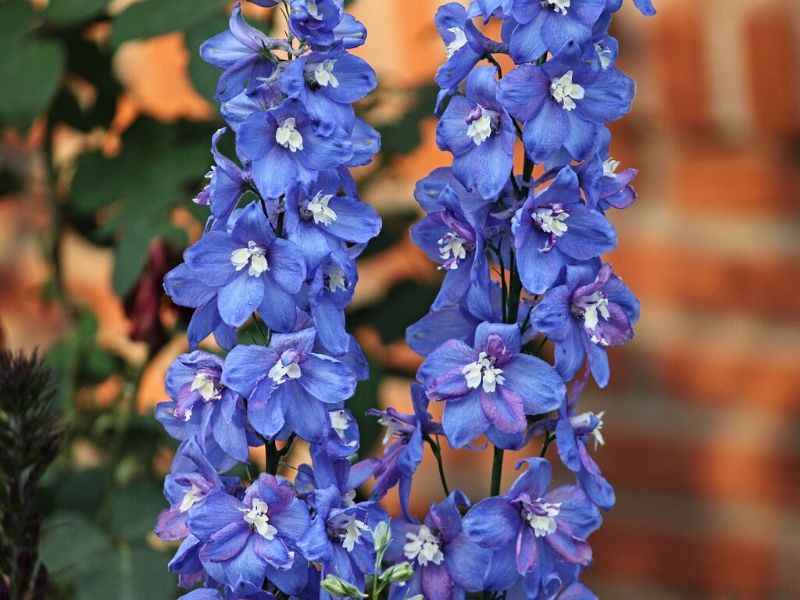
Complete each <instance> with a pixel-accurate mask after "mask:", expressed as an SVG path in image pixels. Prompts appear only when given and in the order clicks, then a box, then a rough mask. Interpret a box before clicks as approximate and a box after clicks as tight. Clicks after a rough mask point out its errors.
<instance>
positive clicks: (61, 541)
mask: <svg viewBox="0 0 800 600" xmlns="http://www.w3.org/2000/svg"><path fill="white" fill-rule="evenodd" d="M42 530H43V533H44V537H43V539H42V545H41V556H42V560H43V562H44V564H45V565H46V566H47V569H48V570H49V571H50V573H51V574H52V576H53V577H54V578H55V580H56V581H61V582H66V583H73V584H74V583H77V582H79V581H80V580H81V579H83V578H85V577H86V576H88V575H91V574H94V573H95V572H96V571H98V570H102V567H103V566H105V565H107V564H108V563H109V562H110V561H109V559H110V558H111V559H113V558H114V551H113V547H112V545H111V541H110V540H109V539H108V537H106V535H105V534H104V533H103V532H102V531H101V530H100V528H99V527H98V526H97V524H96V523H95V522H94V521H93V520H91V519H89V518H87V517H86V516H85V515H83V514H81V513H77V512H72V511H58V512H56V513H55V514H54V515H53V516H51V517H50V518H48V519H47V521H45V523H44V525H43V528H42ZM104 592H106V594H107V593H108V590H104ZM106 594H103V595H100V596H97V597H98V598H99V597H104V596H105V595H106Z"/></svg>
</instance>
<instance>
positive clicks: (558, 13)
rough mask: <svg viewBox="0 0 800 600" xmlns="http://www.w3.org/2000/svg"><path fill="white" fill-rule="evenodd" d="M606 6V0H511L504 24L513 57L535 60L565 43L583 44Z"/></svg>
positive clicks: (518, 61)
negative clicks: (509, 10) (509, 12)
mask: <svg viewBox="0 0 800 600" xmlns="http://www.w3.org/2000/svg"><path fill="white" fill-rule="evenodd" d="M605 6H606V0H572V2H570V0H542V1H541V2H531V0H512V2H511V16H512V17H513V19H509V20H508V21H506V22H505V23H504V31H503V33H504V37H508V42H509V50H510V54H511V58H513V59H514V61H515V62H516V63H517V64H520V63H527V62H533V61H535V60H536V59H538V58H539V57H541V56H543V55H544V54H546V53H547V52H550V53H552V54H557V53H558V52H559V51H560V50H561V49H562V48H563V47H564V46H565V45H566V44H568V43H571V42H572V43H575V44H579V45H582V44H583V43H585V42H587V41H588V40H589V39H590V38H591V35H592V27H593V25H594V24H595V21H597V19H598V18H599V17H600V14H601V13H602V12H603V9H604V8H605Z"/></svg>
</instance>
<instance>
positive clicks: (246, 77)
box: [200, 2, 291, 102]
mask: <svg viewBox="0 0 800 600" xmlns="http://www.w3.org/2000/svg"><path fill="white" fill-rule="evenodd" d="M272 50H282V51H290V50H291V46H290V45H289V44H288V42H286V40H279V39H273V38H269V37H267V36H266V35H264V34H263V33H261V32H260V31H259V30H258V29H256V28H255V27H253V26H251V25H248V24H247V23H246V22H245V20H244V19H243V18H242V10H241V5H240V3H239V2H237V3H236V4H235V5H234V7H233V12H232V13H231V18H230V27H229V29H228V30H227V31H223V32H222V33H219V34H217V35H215V36H214V37H212V38H211V39H210V40H207V41H206V42H204V43H203V45H202V46H200V56H201V57H202V58H203V60H205V61H206V62H207V63H209V64H212V65H214V66H215V67H218V68H220V69H224V71H225V72H224V73H223V74H222V76H221V77H220V78H219V82H218V83H217V99H218V100H219V101H221V102H224V101H227V100H230V99H231V98H233V97H234V96H236V95H237V94H240V93H242V92H244V91H247V92H250V93H252V92H253V91H254V90H255V89H256V88H257V87H258V86H260V85H261V84H262V80H263V79H265V78H268V77H269V76H270V75H272V74H273V72H274V71H275V64H276V63H277V59H276V58H275V56H274V55H273V54H272V53H271V51H272Z"/></svg>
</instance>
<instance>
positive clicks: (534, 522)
mask: <svg viewBox="0 0 800 600" xmlns="http://www.w3.org/2000/svg"><path fill="white" fill-rule="evenodd" d="M560 512H561V502H554V503H548V502H542V501H541V500H538V501H537V506H536V508H535V509H533V510H532V511H531V510H527V509H525V510H523V511H522V515H523V517H525V520H526V521H527V522H528V525H530V526H531V528H532V529H533V535H535V536H536V537H545V536H547V535H550V534H552V533H555V531H556V529H557V528H558V524H557V523H556V517H557V516H558V514H559V513H560Z"/></svg>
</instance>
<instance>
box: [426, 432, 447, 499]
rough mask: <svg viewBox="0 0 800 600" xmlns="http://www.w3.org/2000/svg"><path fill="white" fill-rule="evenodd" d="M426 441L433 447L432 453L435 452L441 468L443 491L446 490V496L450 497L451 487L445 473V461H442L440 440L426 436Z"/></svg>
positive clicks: (437, 462) (440, 476) (440, 477)
mask: <svg viewBox="0 0 800 600" xmlns="http://www.w3.org/2000/svg"><path fill="white" fill-rule="evenodd" d="M425 441H426V442H428V444H430V446H431V452H433V456H434V457H435V458H436V464H437V465H438V467H439V479H440V480H441V482H442V489H443V490H444V495H445V496H449V495H450V487H449V486H448V485H447V476H446V475H445V472H444V461H443V460H442V446H441V444H439V441H438V439H437V440H434V439H433V438H431V437H430V436H429V435H427V434H426V435H425Z"/></svg>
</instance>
